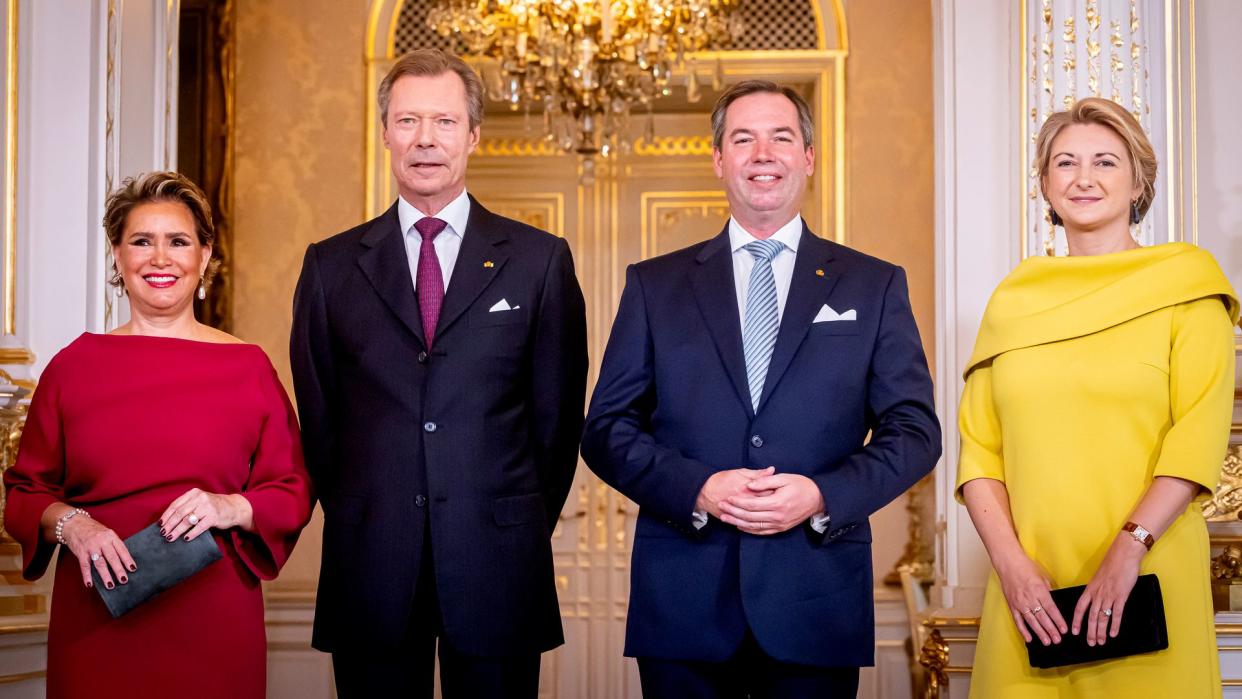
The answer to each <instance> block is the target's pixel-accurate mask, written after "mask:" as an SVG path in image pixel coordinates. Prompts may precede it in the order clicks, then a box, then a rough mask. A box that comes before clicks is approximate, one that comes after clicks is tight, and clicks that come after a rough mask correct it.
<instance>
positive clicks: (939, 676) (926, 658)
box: [919, 629, 949, 699]
mask: <svg viewBox="0 0 1242 699" xmlns="http://www.w3.org/2000/svg"><path fill="white" fill-rule="evenodd" d="M919 665H922V666H923V667H924V668H925V669H926V677H927V681H926V683H925V685H924V688H923V699H940V696H941V694H942V693H944V692H946V691H947V690H948V688H949V674H948V673H947V672H946V671H945V668H947V667H949V644H947V643H945V642H944V637H943V636H941V635H940V631H939V630H938V629H932V630H931V633H930V634H928V635H927V640H926V641H925V642H924V643H923V648H922V649H921V650H920V651H919Z"/></svg>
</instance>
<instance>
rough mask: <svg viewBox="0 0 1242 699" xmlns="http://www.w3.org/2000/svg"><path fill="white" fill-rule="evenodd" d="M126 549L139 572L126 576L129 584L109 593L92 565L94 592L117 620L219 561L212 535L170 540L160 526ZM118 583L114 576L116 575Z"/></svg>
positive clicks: (137, 537)
mask: <svg viewBox="0 0 1242 699" xmlns="http://www.w3.org/2000/svg"><path fill="white" fill-rule="evenodd" d="M125 548H127V549H129V555H130V557H132V558H133V559H134V564H135V565H137V566H138V570H135V571H134V572H132V573H127V574H126V575H128V576H129V582H127V583H125V584H124V585H121V584H119V583H117V584H115V585H113V586H112V589H111V590H109V589H107V588H105V587H104V585H103V580H101V579H100V577H99V571H98V570H96V569H95V567H94V566H91V577H92V578H93V579H94V581H95V589H96V590H99V596H100V597H102V598H103V602H104V605H106V606H107V607H108V612H110V613H111V614H112V618H113V619H115V618H117V617H119V616H121V615H122V614H124V613H126V612H128V611H129V610H131V609H133V608H134V607H137V606H138V605H140V604H142V603H143V602H146V601H147V600H149V599H151V598H152V597H154V596H156V595H158V594H159V593H161V592H163V591H164V590H167V589H168V588H170V587H173V586H174V585H176V584H177V583H179V582H181V581H182V580H185V579H186V578H188V577H190V576H191V575H194V574H195V573H197V572H198V571H200V570H202V569H203V568H206V567H207V566H209V565H211V564H212V563H215V562H216V561H218V560H220V558H221V556H222V554H221V553H220V547H219V546H217V545H216V540H215V538H214V537H212V536H211V533H210V532H205V533H203V534H200V535H199V536H198V538H196V539H195V540H194V541H186V540H185V539H184V538H183V537H178V538H177V539H176V540H175V541H169V540H168V539H165V538H164V537H163V536H160V527H159V524H152V525H151V526H149V527H147V528H146V529H143V530H142V531H140V532H138V533H137V534H134V535H133V536H131V537H129V538H128V539H126V540H125ZM113 578H114V582H115V574H113Z"/></svg>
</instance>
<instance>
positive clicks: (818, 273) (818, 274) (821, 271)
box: [815, 269, 824, 277]
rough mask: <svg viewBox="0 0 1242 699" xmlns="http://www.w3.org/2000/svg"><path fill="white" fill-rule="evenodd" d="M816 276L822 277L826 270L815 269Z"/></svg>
mask: <svg viewBox="0 0 1242 699" xmlns="http://www.w3.org/2000/svg"><path fill="white" fill-rule="evenodd" d="M815 276H817V277H822V276H824V270H822V269H817V270H815Z"/></svg>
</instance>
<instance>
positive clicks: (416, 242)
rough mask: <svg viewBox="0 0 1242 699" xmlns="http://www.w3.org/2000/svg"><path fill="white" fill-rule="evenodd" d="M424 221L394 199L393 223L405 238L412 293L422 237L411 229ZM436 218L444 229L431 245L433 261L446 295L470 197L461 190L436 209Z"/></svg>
mask: <svg viewBox="0 0 1242 699" xmlns="http://www.w3.org/2000/svg"><path fill="white" fill-rule="evenodd" d="M426 217H427V214H425V213H423V212H421V211H419V210H418V209H416V208H414V205H413V204H411V203H409V202H408V201H406V200H405V199H403V198H401V197H397V219H398V220H399V221H400V222H401V232H402V234H403V235H404V236H405V258H406V260H408V261H409V263H410V279H412V280H413V281H414V289H415V290H417V289H418V257H419V252H420V250H421V248H422V245H423V236H422V234H420V233H419V232H418V230H417V229H416V228H414V224H415V223H418V222H419V221H420V220H422V219H424V218H426ZM435 217H436V218H438V219H440V220H441V221H444V222H445V223H447V224H448V225H447V226H445V227H444V230H443V231H441V232H440V234H439V235H437V236H436V239H435V240H433V241H431V244H432V245H434V246H435V248H436V259H438V260H439V261H440V274H441V276H443V277H444V290H445V291H448V285H449V277H452V276H453V267H454V266H455V265H456V264H457V253H459V252H461V240H462V237H463V236H465V234H466V221H467V219H469V218H470V197H468V196H466V190H464V189H463V190H462V191H461V194H459V195H457V198H456V199H454V200H453V201H450V202H449V203H448V205H447V206H445V207H444V208H443V209H440V211H438V212H437V213H436V215H435Z"/></svg>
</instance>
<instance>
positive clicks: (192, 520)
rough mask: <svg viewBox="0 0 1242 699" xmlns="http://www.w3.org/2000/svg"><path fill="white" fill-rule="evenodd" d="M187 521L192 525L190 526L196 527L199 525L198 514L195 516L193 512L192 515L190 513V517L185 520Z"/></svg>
mask: <svg viewBox="0 0 1242 699" xmlns="http://www.w3.org/2000/svg"><path fill="white" fill-rule="evenodd" d="M185 521H187V522H189V523H190V526H191V527H192V526H194V525H196V524H198V515H196V514H194V513H193V512H191V513H190V516H189V517H186V518H185Z"/></svg>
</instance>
